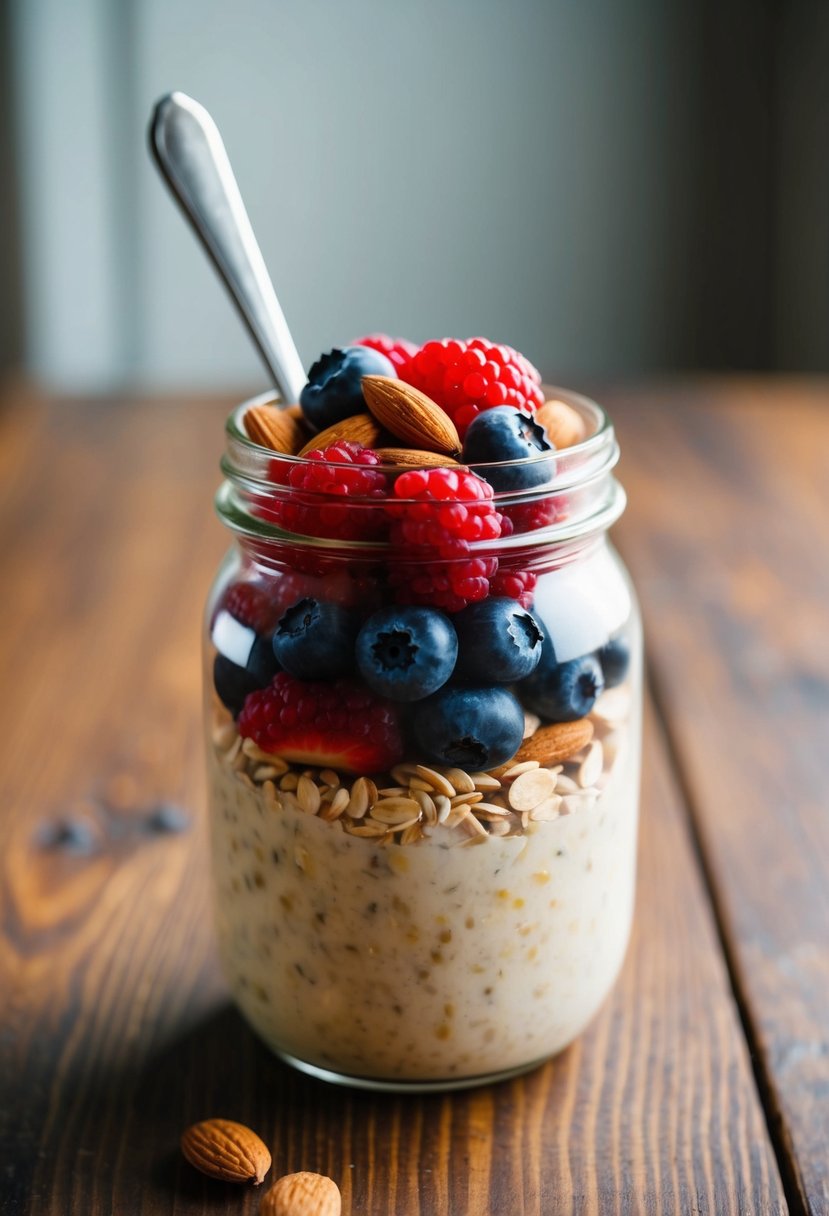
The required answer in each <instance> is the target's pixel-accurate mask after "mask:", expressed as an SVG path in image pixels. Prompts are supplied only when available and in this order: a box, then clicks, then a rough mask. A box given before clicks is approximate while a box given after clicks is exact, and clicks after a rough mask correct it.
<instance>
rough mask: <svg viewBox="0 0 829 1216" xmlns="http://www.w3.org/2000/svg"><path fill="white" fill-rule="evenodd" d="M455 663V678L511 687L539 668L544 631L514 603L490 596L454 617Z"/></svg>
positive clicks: (528, 613)
mask: <svg viewBox="0 0 829 1216" xmlns="http://www.w3.org/2000/svg"><path fill="white" fill-rule="evenodd" d="M455 629H456V630H457V634H458V662H457V665H456V667H455V675H456V676H460V677H461V678H462V679H464V680H472V681H477V682H480V681H482V680H496V681H497V682H498V683H499V684H511V683H512V681H513V680H523V679H524V678H525V677H526V676H528V675H530V673H531V672H533V671H534V670H535V668H536V667H537V666H538V663H539V660H540V659H541V646H542V643H543V641H544V631H543V629H542V628H541V626H540V625H539V623H538V621H537V620H536V619H535V617H534V616H533V615H532V613H531V612H527V610H526V608H522V607H521V605H520V604H517V603H516V602H515V600H514V599H504V598H502V597H500V596H494V597H493V596H490V598H489V599H486V600H482V601H481V603H479V604H470V605H469V607H468V608H464V610H463V612H459V613H458V615H457V616H456V617H455Z"/></svg>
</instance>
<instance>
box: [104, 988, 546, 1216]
mask: <svg viewBox="0 0 829 1216" xmlns="http://www.w3.org/2000/svg"><path fill="white" fill-rule="evenodd" d="M568 1055H569V1053H564V1054H563V1055H562V1056H560V1057H559V1062H558V1065H557V1066H556V1067H555V1070H554V1071H553V1069H552V1068H551V1066H549V1065H548V1066H546V1067H544V1068H541V1069H538V1070H537V1071H536V1072H535V1073H531V1074H529V1075H528V1076H526V1077H524V1078H522V1079H521V1080H520V1081H513V1082H504V1083H502V1084H499V1085H495V1086H485V1087H481V1088H478V1089H472V1090H463V1091H459V1092H457V1093H455V1094H453V1095H447V1094H425V1095H416V1096H413V1095H395V1094H379V1093H370V1092H367V1091H361V1090H353V1089H346V1088H340V1087H338V1086H335V1085H331V1084H328V1083H326V1082H322V1081H316V1080H314V1079H313V1078H311V1077H307V1076H305V1075H304V1074H302V1073H300V1072H297V1071H296V1070H295V1069H293V1068H291V1067H289V1066H288V1065H286V1064H283V1063H282V1062H281V1061H280V1060H279V1059H277V1057H276V1056H274V1055H273V1054H272V1053H271V1052H270V1051H269V1050H268V1049H267V1048H266V1047H265V1046H264V1044H263V1043H262V1042H261V1041H260V1040H259V1038H258V1037H257V1036H256V1035H255V1034H254V1033H253V1031H252V1030H251V1029H250V1028H249V1027H248V1025H247V1023H246V1022H245V1021H244V1020H243V1018H242V1017H241V1016H240V1015H239V1013H238V1012H237V1011H236V1010H235V1008H234V1007H233V1006H231V1005H227V1006H224V1007H222V1008H220V1009H218V1010H217V1011H216V1012H214V1013H213V1014H211V1015H210V1016H209V1017H208V1018H207V1019H206V1020H205V1021H203V1022H201V1023H199V1024H197V1025H196V1026H195V1027H194V1028H193V1029H192V1030H190V1031H189V1032H188V1033H187V1034H186V1035H185V1036H184V1037H182V1038H181V1039H179V1040H178V1041H176V1042H174V1043H172V1044H170V1045H169V1046H168V1047H167V1048H166V1049H165V1050H163V1051H162V1052H161V1053H160V1054H158V1055H157V1056H156V1057H154V1058H153V1059H152V1060H151V1061H150V1062H148V1064H147V1065H146V1066H145V1067H144V1068H143V1069H142V1070H141V1072H140V1074H139V1075H138V1076H136V1077H135V1078H134V1085H133V1086H131V1087H130V1088H131V1089H132V1095H131V1098H130V1100H129V1103H128V1106H129V1109H128V1111H127V1112H125V1113H126V1115H127V1122H128V1123H129V1125H130V1128H129V1129H125V1134H124V1136H123V1138H122V1140H121V1149H120V1154H119V1157H120V1159H119V1162H118V1189H119V1190H120V1187H122V1186H123V1188H124V1195H123V1199H124V1200H125V1201H128V1199H129V1191H130V1189H131V1188H132V1189H133V1194H134V1188H136V1187H140V1188H142V1190H143V1191H144V1192H145V1193H146V1192H147V1190H148V1189H149V1190H150V1191H151V1192H152V1193H153V1194H154V1197H155V1204H154V1205H153V1206H150V1208H149V1209H148V1210H150V1211H152V1212H155V1211H156V1210H157V1211H159V1212H160V1211H165V1210H168V1205H169V1206H170V1210H171V1209H172V1204H173V1203H175V1207H176V1212H180V1211H184V1212H186V1211H188V1210H190V1204H191V1203H192V1210H193V1211H204V1210H210V1211H220V1210H224V1209H225V1208H228V1209H229V1210H233V1211H236V1212H238V1211H239V1209H240V1198H241V1197H240V1193H239V1189H238V1188H235V1187H233V1186H232V1185H231V1184H222V1183H216V1182H214V1181H212V1180H208V1179H205V1178H203V1177H201V1176H200V1175H199V1174H198V1173H197V1172H196V1171H195V1170H194V1169H192V1168H191V1167H190V1166H189V1165H187V1163H186V1162H185V1161H184V1160H183V1158H182V1157H181V1154H180V1152H179V1150H178V1141H179V1137H180V1135H181V1132H182V1131H183V1129H184V1128H185V1127H187V1126H188V1125H189V1124H190V1123H194V1122H196V1121H198V1120H200V1119H206V1118H210V1117H213V1116H219V1117H222V1118H227V1119H235V1120H238V1121H239V1122H241V1123H245V1124H247V1125H248V1126H250V1127H252V1128H253V1129H254V1130H256V1131H257V1132H258V1133H259V1134H260V1135H261V1137H262V1138H263V1140H264V1141H265V1142H266V1143H267V1144H269V1145H270V1146H271V1148H272V1151H273V1158H274V1173H273V1177H278V1176H279V1175H280V1174H283V1173H291V1172H293V1171H295V1170H302V1169H306V1170H316V1171H319V1172H321V1173H327V1174H330V1175H331V1176H333V1177H335V1178H337V1179H338V1181H340V1182H341V1185H343V1189H344V1194H345V1193H346V1192H347V1191H348V1192H350V1191H351V1190H352V1187H351V1182H352V1180H354V1191H355V1193H354V1194H353V1200H354V1203H355V1207H354V1210H355V1211H357V1210H362V1208H361V1207H360V1206H358V1194H357V1192H360V1191H361V1190H362V1186H363V1184H362V1182H360V1181H358V1175H362V1176H365V1174H366V1172H367V1167H368V1166H369V1164H370V1167H371V1171H372V1173H373V1174H375V1175H388V1173H389V1171H393V1172H394V1173H395V1174H396V1175H399V1176H401V1177H404V1178H405V1177H406V1176H407V1175H408V1176H409V1177H414V1178H420V1179H421V1180H422V1179H424V1178H425V1179H426V1180H427V1186H428V1179H429V1178H430V1175H432V1174H433V1173H434V1174H437V1173H438V1172H439V1171H441V1170H445V1168H446V1149H447V1144H452V1145H453V1146H454V1149H455V1151H456V1152H457V1154H458V1163H459V1165H460V1166H463V1168H467V1167H466V1166H465V1165H464V1162H467V1161H468V1160H469V1156H470V1153H471V1154H473V1155H474V1152H475V1144H476V1141H477V1140H479V1139H481V1137H485V1138H486V1142H487V1150H486V1155H487V1157H489V1156H490V1154H494V1153H496V1152H498V1149H499V1145H498V1140H499V1127H500V1128H503V1129H505V1132H506V1129H512V1128H513V1125H514V1118H515V1107H516V1104H520V1105H521V1107H522V1108H524V1109H526V1107H527V1105H528V1103H529V1104H533V1103H534V1101H537V1102H539V1103H540V1104H541V1105H546V1103H547V1102H549V1101H550V1100H553V1101H555V1097H554V1094H553V1092H552V1090H555V1089H556V1088H558V1086H559V1085H566V1081H565V1079H564V1076H563V1074H564V1073H567V1072H568V1071H569V1069H568V1067H567V1065H566V1063H565V1060H566V1057H567V1056H568ZM561 1064H564V1068H561V1067H560V1065H561ZM534 1095H535V1096H534ZM512 1134H513V1133H512V1131H511V1130H510V1132H509V1136H508V1139H506V1140H505V1143H504V1145H503V1146H501V1147H502V1148H503V1151H504V1152H505V1153H507V1152H510V1151H511V1150H512V1149H514V1145H513V1144H512V1142H511V1141H512ZM493 1141H494V1142H493ZM352 1171H356V1173H355V1172H352ZM381 1190H382V1186H381ZM252 1194H253V1192H252V1190H251V1192H250V1193H249V1196H248V1198H249V1201H250V1202H252V1199H251V1196H252ZM253 1207H255V1204H253ZM251 1210H253V1208H252V1209H251Z"/></svg>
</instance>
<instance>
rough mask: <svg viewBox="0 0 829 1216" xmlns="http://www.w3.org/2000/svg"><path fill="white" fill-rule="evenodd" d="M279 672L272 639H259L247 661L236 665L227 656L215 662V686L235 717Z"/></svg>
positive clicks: (255, 642)
mask: <svg viewBox="0 0 829 1216" xmlns="http://www.w3.org/2000/svg"><path fill="white" fill-rule="evenodd" d="M277 671H279V664H278V663H277V661H276V658H275V656H274V653H273V647H272V646H271V639H270V638H269V637H258V638H256V640H255V641H254V643H253V645H252V646H251V648H250V652H249V654H248V657H247V662H245V663H244V664H240V663H235V662H234V661H233V659H231V658H228V656H227V655H225V654H221V653H219V654H217V655H216V657H215V659H214V660H213V684H214V687H215V689H216V692H217V694H218V696H219V700H220V701H221V702H222V704H223V705H224V706H226V708H227V709H229V710H230V712H231V713H232V714H233V716H234V717H236V715H237V714H238V713H239V711H240V710H241V708H242V706H243V705H244V703H245V698H246V697H247V696H248V694H249V693H251V692H254V691H255V690H256V689H257V688H264V687H265V685H266V684H269V683H270V682H271V680H272V679H273V677H274V675H275V674H276V673H277Z"/></svg>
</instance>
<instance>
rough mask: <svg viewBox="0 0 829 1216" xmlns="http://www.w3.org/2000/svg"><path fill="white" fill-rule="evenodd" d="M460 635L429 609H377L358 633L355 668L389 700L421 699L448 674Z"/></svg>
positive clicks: (448, 621)
mask: <svg viewBox="0 0 829 1216" xmlns="http://www.w3.org/2000/svg"><path fill="white" fill-rule="evenodd" d="M457 654H458V638H457V635H456V633H455V630H454V628H453V627H452V622H451V621H450V620H449V618H448V617H447V616H444V614H443V613H442V612H436V611H435V610H434V609H433V608H381V609H380V611H379V612H375V613H374V615H373V616H370V617H369V619H368V620H367V621H366V623H365V625H363V628H362V629H361V630H360V633H359V635H358V637H357V667H358V668H359V671H360V675H361V676H362V677H363V679H364V680H365V682H366V684H368V686H369V688H371V689H372V690H373V691H374V692H376V693H378V694H379V695H380V696H382V697H390V698H391V699H392V700H393V701H420V700H422V699H423V697H428V696H429V694H430V693H433V692H436V691H437V690H438V689H439V688H441V687H442V686H443V685H444V684H445V683H446V681H447V680H448V679H449V677H450V676H451V674H452V669H453V668H454V666H455V659H456V658H457Z"/></svg>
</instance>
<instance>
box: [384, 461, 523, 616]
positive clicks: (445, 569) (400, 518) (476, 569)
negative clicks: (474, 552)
mask: <svg viewBox="0 0 829 1216" xmlns="http://www.w3.org/2000/svg"><path fill="white" fill-rule="evenodd" d="M492 498H493V492H492V487H491V486H490V485H489V484H488V483H487V482H485V481H483V479H482V478H480V477H477V476H476V475H475V474H474V473H469V472H467V471H466V470H464V469H416V470H415V469H413V470H410V471H409V472H406V473H403V474H402V475H401V476H399V477H398V478H397V480H396V481H395V483H394V497H393V499H392V500H391V501H390V502H389V503H388V504H387V507H386V509H387V511H388V513H389V515H390V516H391V517H392V525H391V535H390V540H391V544H392V547H393V548H394V549H397V550H398V551H399V554H400V559H401V560H399V561H397V562H393V565H392V570H391V573H390V581H391V583H392V584H393V586H394V587H395V594H396V598H397V600H398V601H399V602H400V603H404V604H405V603H414V604H430V605H432V606H433V607H436V608H443V609H444V610H445V611H447V612H459V611H460V610H461V608H465V607H466V605H467V604H468V603H472V602H474V601H476V600H482V599H485V598H486V597H487V595H488V594H489V591H490V584H489V580H490V579H491V578H492V577H493V576H494V574H495V572H496V570H497V569H498V560H497V558H495V557H472V556H471V549H470V546H471V545H472V544H473V543H475V542H476V541H491V540H497V538H498V537H499V536H500V535H501V517H500V515H499V514H498V512H497V511H496V510H495V506H494V503H493V501H492Z"/></svg>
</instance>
